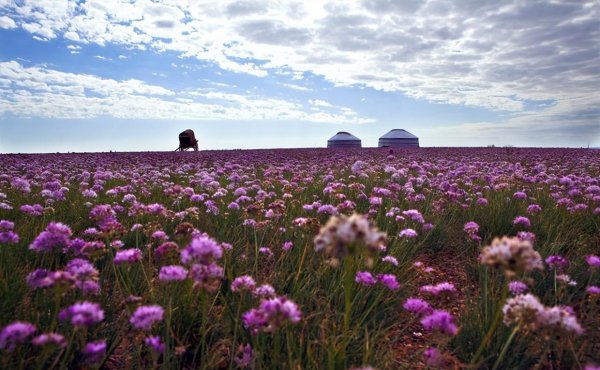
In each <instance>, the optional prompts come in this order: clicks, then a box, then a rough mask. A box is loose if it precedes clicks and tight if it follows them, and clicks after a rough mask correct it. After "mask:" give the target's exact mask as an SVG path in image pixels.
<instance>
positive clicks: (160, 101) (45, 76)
mask: <svg viewBox="0 0 600 370" xmlns="http://www.w3.org/2000/svg"><path fill="white" fill-rule="evenodd" d="M5 113H11V114H13V115H15V116H18V117H25V118H33V117H43V118H62V119H75V118H94V117H104V116H108V117H115V118H122V119H168V120H175V119H179V120H185V119H195V120H265V119H268V120H299V121H311V122H326V123H368V122H372V121H373V120H371V119H368V118H363V117H360V116H359V115H358V114H357V113H356V112H354V111H352V110H350V109H348V108H344V107H342V108H339V109H333V110H329V111H328V112H323V111H320V110H317V111H313V112H307V111H305V110H304V107H303V105H302V104H300V103H297V102H293V101H287V100H283V99H276V98H261V97H257V96H255V94H248V95H241V94H233V93H223V92H215V91H206V90H194V91H173V90H169V89H166V88H164V87H161V86H158V85H149V84H146V83H144V82H142V81H139V80H133V79H130V80H125V81H117V80H112V79H106V78H100V77H97V76H93V75H85V74H74V73H65V72H61V71H56V70H51V69H47V68H44V67H30V68H26V67H23V66H22V65H20V64H19V63H17V62H14V61H11V62H2V63H0V115H2V114H5Z"/></svg>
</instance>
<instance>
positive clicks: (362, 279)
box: [354, 271, 377, 286]
mask: <svg viewBox="0 0 600 370" xmlns="http://www.w3.org/2000/svg"><path fill="white" fill-rule="evenodd" d="M354 281H356V282H357V283H359V284H361V285H365V286H372V285H375V284H376V283H377V280H375V278H374V277H373V275H371V273H370V272H368V271H359V272H357V273H356V277H355V278H354Z"/></svg>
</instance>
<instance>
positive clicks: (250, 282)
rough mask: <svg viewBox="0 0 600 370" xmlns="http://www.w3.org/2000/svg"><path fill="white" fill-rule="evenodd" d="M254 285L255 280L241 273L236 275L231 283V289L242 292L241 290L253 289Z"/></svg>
mask: <svg viewBox="0 0 600 370" xmlns="http://www.w3.org/2000/svg"><path fill="white" fill-rule="evenodd" d="M255 287H256V282H255V281H254V279H253V278H252V276H249V275H243V276H238V277H236V278H235V279H234V280H233V282H232V283H231V291H232V292H234V293H237V292H243V291H249V292H252V291H254V288H255Z"/></svg>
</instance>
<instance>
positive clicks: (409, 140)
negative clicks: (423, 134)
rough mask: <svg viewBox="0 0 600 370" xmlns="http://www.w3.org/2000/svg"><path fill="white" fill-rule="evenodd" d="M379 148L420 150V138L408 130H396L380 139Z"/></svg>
mask: <svg viewBox="0 0 600 370" xmlns="http://www.w3.org/2000/svg"><path fill="white" fill-rule="evenodd" d="M379 147H380V148H386V147H392V148H418V147H419V138H418V137H416V136H415V135H413V134H411V133H410V132H408V131H406V130H402V129H399V128H396V129H393V130H391V131H390V132H388V133H387V134H385V135H383V136H382V137H380V138H379Z"/></svg>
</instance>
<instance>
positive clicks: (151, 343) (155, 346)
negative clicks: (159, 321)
mask: <svg viewBox="0 0 600 370" xmlns="http://www.w3.org/2000/svg"><path fill="white" fill-rule="evenodd" d="M144 343H146V345H147V346H148V347H149V348H150V349H151V350H152V351H154V352H156V353H163V352H164V351H165V344H164V343H163V342H162V341H161V340H160V337H159V336H158V335H155V336H152V337H147V338H146V339H144Z"/></svg>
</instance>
